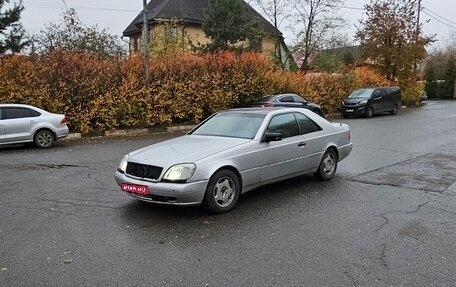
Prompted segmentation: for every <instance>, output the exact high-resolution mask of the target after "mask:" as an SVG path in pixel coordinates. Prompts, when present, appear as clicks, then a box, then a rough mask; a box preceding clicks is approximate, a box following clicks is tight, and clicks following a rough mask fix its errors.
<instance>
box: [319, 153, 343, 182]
mask: <svg viewBox="0 0 456 287" xmlns="http://www.w3.org/2000/svg"><path fill="white" fill-rule="evenodd" d="M337 161H338V159H337V153H336V152H335V151H334V149H328V150H326V152H325V154H324V155H323V158H322V159H321V162H320V165H319V166H318V169H317V171H316V172H314V176H315V177H316V178H318V179H320V180H324V181H327V180H331V179H332V178H333V177H334V175H335V174H336V171H337Z"/></svg>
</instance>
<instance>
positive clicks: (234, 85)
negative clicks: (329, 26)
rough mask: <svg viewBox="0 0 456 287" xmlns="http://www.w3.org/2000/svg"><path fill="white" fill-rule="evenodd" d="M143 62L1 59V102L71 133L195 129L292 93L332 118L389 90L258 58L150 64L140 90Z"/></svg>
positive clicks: (353, 75)
mask: <svg viewBox="0 0 456 287" xmlns="http://www.w3.org/2000/svg"><path fill="white" fill-rule="evenodd" d="M144 78H145V77H144V66H143V60H142V58H141V57H139V56H136V57H130V58H127V59H124V60H105V59H99V58H97V57H96V56H93V55H88V54H85V53H64V52H55V53H52V54H51V55H48V56H7V57H4V58H2V59H0V79H1V80H0V102H1V103H25V104H32V105H35V106H39V107H41V108H44V109H47V110H50V111H52V112H59V113H65V114H66V115H67V117H68V120H69V123H70V129H71V131H72V132H83V133H88V132H94V131H101V130H112V129H119V128H137V127H151V126H154V125H162V124H169V123H176V122H198V121H199V120H200V119H201V118H204V117H206V116H208V115H210V114H212V113H214V112H216V111H219V110H221V109H227V108H232V107H243V106H245V105H247V104H248V103H250V102H253V101H255V100H257V99H259V98H261V97H263V96H265V95H268V94H272V93H281V92H295V93H299V94H301V95H303V96H304V97H306V98H307V99H308V100H310V101H312V102H315V103H318V104H320V105H321V106H322V107H323V108H324V110H325V112H327V113H328V112H329V113H331V112H336V111H337V110H338V107H339V105H340V101H341V100H342V99H343V98H345V97H346V96H347V95H348V94H349V93H350V92H351V91H352V90H353V89H355V88H361V87H369V86H381V85H388V82H387V81H386V80H385V79H384V78H383V77H381V76H380V75H378V74H376V73H375V72H373V71H372V70H369V69H367V68H356V69H354V70H350V71H347V72H345V73H342V74H307V75H306V74H303V73H295V72H287V71H282V70H278V69H276V68H275V66H274V65H273V64H272V63H271V62H270V60H269V59H268V58H267V57H265V56H263V55H260V54H255V53H244V54H240V55H239V54H235V53H231V52H223V53H217V54H204V55H195V54H190V53H189V54H181V55H178V56H174V57H167V58H161V59H152V60H151V63H150V81H149V85H147V86H146V85H145V79H144Z"/></svg>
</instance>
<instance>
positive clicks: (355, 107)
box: [341, 87, 401, 118]
mask: <svg viewBox="0 0 456 287" xmlns="http://www.w3.org/2000/svg"><path fill="white" fill-rule="evenodd" d="M400 107H401V90H400V89H399V87H380V88H370V89H359V90H355V91H353V92H352V93H351V94H350V96H348V98H347V99H345V100H343V101H342V103H341V113H342V116H343V117H344V118H348V117H349V116H365V117H368V118H371V117H372V116H373V115H375V114H379V113H385V112H389V113H391V114H393V115H395V114H397V111H398V110H399V109H400Z"/></svg>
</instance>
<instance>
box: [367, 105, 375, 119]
mask: <svg viewBox="0 0 456 287" xmlns="http://www.w3.org/2000/svg"><path fill="white" fill-rule="evenodd" d="M373 116H374V108H373V107H369V108H368V109H367V110H366V118H369V119H370V118H372V117H373Z"/></svg>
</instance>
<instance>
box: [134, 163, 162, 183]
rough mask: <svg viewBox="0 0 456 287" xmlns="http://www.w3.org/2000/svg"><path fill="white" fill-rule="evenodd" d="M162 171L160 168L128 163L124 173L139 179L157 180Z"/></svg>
mask: <svg viewBox="0 0 456 287" xmlns="http://www.w3.org/2000/svg"><path fill="white" fill-rule="evenodd" d="M162 171H163V168H162V167H158V166H153V165H145V164H139V163H134V162H129V163H128V165H127V171H126V173H127V174H128V175H132V176H135V177H140V178H149V179H158V178H159V177H160V174H161V173H162Z"/></svg>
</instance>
